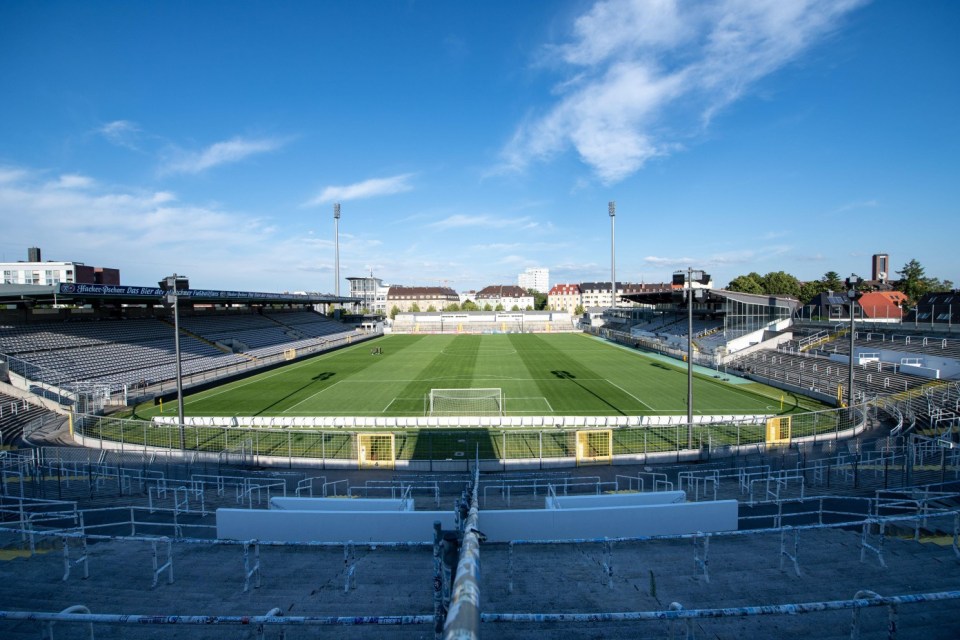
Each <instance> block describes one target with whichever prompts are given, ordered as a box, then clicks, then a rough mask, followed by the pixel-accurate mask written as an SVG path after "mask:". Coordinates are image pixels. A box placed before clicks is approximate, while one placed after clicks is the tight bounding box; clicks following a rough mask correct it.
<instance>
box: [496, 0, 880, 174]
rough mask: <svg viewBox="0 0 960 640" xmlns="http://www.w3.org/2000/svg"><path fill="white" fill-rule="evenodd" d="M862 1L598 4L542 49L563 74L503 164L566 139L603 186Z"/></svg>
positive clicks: (517, 165)
mask: <svg viewBox="0 0 960 640" xmlns="http://www.w3.org/2000/svg"><path fill="white" fill-rule="evenodd" d="M864 1H865V0H790V1H787V2H784V1H781V0H754V1H751V0H713V1H709V2H701V3H687V2H681V1H680V0H609V1H603V2H597V3H596V4H594V5H593V7H592V8H591V9H590V10H589V11H588V12H586V13H585V14H583V15H582V16H580V17H579V18H578V19H577V20H576V21H575V22H574V25H573V34H572V38H571V40H570V41H569V42H568V43H565V44H561V45H557V46H552V47H549V48H548V49H547V50H546V54H545V56H544V57H545V58H549V59H550V60H551V61H552V62H554V63H556V61H557V60H560V61H562V62H563V63H564V64H565V65H566V66H565V67H564V69H563V70H564V71H566V73H567V77H566V79H565V80H563V81H562V82H561V83H559V84H558V85H557V87H556V94H557V95H558V96H559V97H558V99H557V101H556V103H555V104H554V105H553V106H552V107H551V108H550V109H548V110H547V111H546V112H545V113H542V114H540V115H538V116H536V117H533V118H530V119H529V120H528V121H527V122H524V123H522V124H521V125H520V126H519V127H518V128H517V130H516V132H515V133H514V135H513V137H512V139H511V140H510V142H509V143H508V144H507V145H506V146H505V147H504V149H503V151H502V162H503V164H502V166H501V169H503V170H522V169H523V168H525V167H526V166H527V165H529V164H530V163H532V162H536V161H545V160H549V159H550V158H552V157H554V156H555V155H557V154H559V153H562V152H563V151H565V150H566V149H568V148H570V147H572V148H573V149H575V150H576V152H577V153H578V154H579V156H580V158H581V160H583V162H585V163H586V164H587V165H589V166H590V167H591V168H592V169H593V171H594V172H595V173H596V175H597V176H598V177H599V178H600V180H601V181H603V182H604V183H607V184H610V183H614V182H618V181H620V180H623V179H624V178H626V177H627V176H629V175H631V174H632V173H634V172H636V171H637V170H639V169H640V168H641V167H643V165H644V163H646V162H647V160H649V159H650V158H653V157H655V156H658V155H663V154H666V153H669V152H671V151H672V150H674V149H676V148H677V147H678V146H679V145H678V142H677V141H676V140H673V139H671V137H674V136H676V135H685V133H683V132H687V131H696V130H697V129H699V128H701V127H703V126H705V125H706V124H708V123H709V121H710V119H711V118H712V117H713V115H714V114H715V113H716V112H717V111H718V110H720V109H722V108H723V107H725V106H727V105H728V104H730V103H731V102H733V101H735V100H736V99H738V98H739V97H741V96H742V95H743V93H744V92H745V91H746V90H747V89H748V88H749V87H750V86H751V85H752V84H753V83H755V82H756V81H757V80H759V79H760V78H762V77H764V76H766V75H769V74H770V73H773V72H774V71H776V70H778V69H780V68H782V67H783V66H784V65H785V64H787V63H789V62H790V61H792V60H794V59H796V58H797V57H798V56H800V55H801V54H802V53H803V52H804V51H805V50H806V49H808V48H809V47H810V46H811V45H812V44H813V43H815V42H816V41H818V40H819V39H821V38H822V37H823V36H824V35H825V34H827V33H829V32H830V31H831V30H833V29H835V28H836V26H837V24H838V23H839V22H840V20H841V19H842V18H843V16H844V15H845V14H847V13H848V12H850V11H851V10H853V9H854V8H856V7H858V6H860V5H861V4H863V2H864ZM690 114H692V117H691V116H690ZM684 116H686V118H687V120H688V121H684V120H683V118H684ZM666 131H674V132H675V133H674V134H672V135H671V134H668V133H665V132H666Z"/></svg>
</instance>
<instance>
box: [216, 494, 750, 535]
mask: <svg viewBox="0 0 960 640" xmlns="http://www.w3.org/2000/svg"><path fill="white" fill-rule="evenodd" d="M613 497H615V496H597V498H613ZM351 502H356V503H362V502H365V501H364V500H362V499H361V500H356V501H351ZM597 504H603V501H602V500H599V499H598V500H597ZM737 515H738V512H737V501H736V500H718V501H713V502H685V503H671V504H647V505H628V506H605V507H595V508H576V509H574V508H571V509H567V508H564V509H509V510H486V511H484V512H483V531H484V535H486V537H487V540H488V541H490V542H509V541H511V540H558V539H574V538H602V537H607V538H622V537H637V536H654V535H675V534H686V533H697V532H702V533H710V532H717V531H735V530H736V529H737ZM438 520H439V521H440V522H441V523H442V526H443V528H445V529H452V528H453V527H454V526H455V525H454V518H453V514H452V513H451V512H449V511H393V512H391V511H303V510H301V511H282V510H271V511H265V510H257V509H218V510H217V537H218V538H221V539H227V540H254V539H256V540H276V541H283V542H306V541H317V542H350V541H353V542H389V541H397V540H400V541H412V542H432V541H433V523H434V522H435V521H438Z"/></svg>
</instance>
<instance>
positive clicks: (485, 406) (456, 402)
mask: <svg viewBox="0 0 960 640" xmlns="http://www.w3.org/2000/svg"><path fill="white" fill-rule="evenodd" d="M427 401H428V402H427V411H428V413H427V415H430V416H502V415H503V390H502V389H500V388H495V389H430V394H429V395H428V397H427Z"/></svg>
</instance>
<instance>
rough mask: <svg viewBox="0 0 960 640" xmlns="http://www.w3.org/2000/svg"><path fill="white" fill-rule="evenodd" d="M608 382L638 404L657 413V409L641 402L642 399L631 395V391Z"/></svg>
mask: <svg viewBox="0 0 960 640" xmlns="http://www.w3.org/2000/svg"><path fill="white" fill-rule="evenodd" d="M607 382H609V383H610V384H612V385H613V386H615V387H616V388H617V389H620V391H623V392H624V393H625V394H627V395H628V396H630V397H631V398H633V399H634V400H636V401H637V402H639V403H640V404H642V405H643V406H645V407H646V408H648V409H650V411H656V409H654V408H653V407H651V406H650V405H648V404H647V403H646V402H644V401H643V400H641V399H640V398H638V397H637V396H635V395H633V394H632V393H630V392H629V391H627V390H626V389H624V388H623V387H621V386H620V385H618V384H617V383H616V382H610V381H609V380H607Z"/></svg>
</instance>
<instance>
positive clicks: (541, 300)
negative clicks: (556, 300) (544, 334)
mask: <svg viewBox="0 0 960 640" xmlns="http://www.w3.org/2000/svg"><path fill="white" fill-rule="evenodd" d="M527 293H528V294H530V295H531V296H533V308H534V309H536V310H537V311H543V310H544V309H546V308H547V294H545V293H540V292H539V291H536V290H534V289H527Z"/></svg>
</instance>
